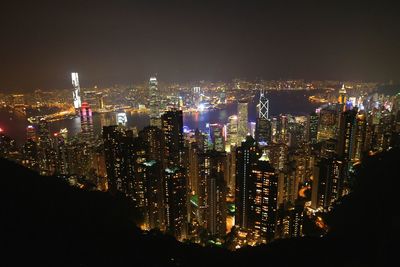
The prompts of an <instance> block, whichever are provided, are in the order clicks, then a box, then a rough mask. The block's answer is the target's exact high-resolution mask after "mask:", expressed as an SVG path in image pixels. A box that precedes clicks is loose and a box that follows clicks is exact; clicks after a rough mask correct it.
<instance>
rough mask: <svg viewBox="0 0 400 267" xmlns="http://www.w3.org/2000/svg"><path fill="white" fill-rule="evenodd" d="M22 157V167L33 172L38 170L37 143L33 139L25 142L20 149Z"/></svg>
mask: <svg viewBox="0 0 400 267" xmlns="http://www.w3.org/2000/svg"><path fill="white" fill-rule="evenodd" d="M0 138H1V137H0ZM22 155H23V160H22V165H24V166H25V167H27V168H29V169H31V170H34V171H38V170H39V166H38V147H37V143H36V142H35V141H34V140H33V139H31V138H29V139H28V140H27V141H26V142H25V144H24V146H23V147H22Z"/></svg>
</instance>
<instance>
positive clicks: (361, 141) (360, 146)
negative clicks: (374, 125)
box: [351, 113, 367, 162]
mask: <svg viewBox="0 0 400 267" xmlns="http://www.w3.org/2000/svg"><path fill="white" fill-rule="evenodd" d="M366 126H367V122H366V114H365V113H360V114H358V115H357V118H356V133H355V140H354V141H355V143H354V153H353V155H352V158H351V160H352V161H353V162H357V161H360V160H361V159H362V156H363V153H364V152H365V136H366Z"/></svg>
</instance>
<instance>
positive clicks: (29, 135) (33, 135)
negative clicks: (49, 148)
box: [26, 125, 37, 142]
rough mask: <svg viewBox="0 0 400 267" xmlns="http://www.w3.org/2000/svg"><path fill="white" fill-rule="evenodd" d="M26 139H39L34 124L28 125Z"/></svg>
mask: <svg viewBox="0 0 400 267" xmlns="http://www.w3.org/2000/svg"><path fill="white" fill-rule="evenodd" d="M26 140H32V141H35V142H36V141H37V137H36V129H35V127H34V126H33V125H28V127H26Z"/></svg>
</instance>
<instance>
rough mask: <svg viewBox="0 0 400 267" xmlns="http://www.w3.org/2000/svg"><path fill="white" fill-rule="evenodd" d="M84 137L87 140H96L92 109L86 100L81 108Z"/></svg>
mask: <svg viewBox="0 0 400 267" xmlns="http://www.w3.org/2000/svg"><path fill="white" fill-rule="evenodd" d="M80 116H81V131H82V139H83V140H84V141H87V142H91V141H93V140H94V132H93V116H92V109H91V108H90V106H89V104H88V103H86V102H83V103H82V106H81V109H80Z"/></svg>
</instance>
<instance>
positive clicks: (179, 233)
mask: <svg viewBox="0 0 400 267" xmlns="http://www.w3.org/2000/svg"><path fill="white" fill-rule="evenodd" d="M185 172H186V171H185V170H183V169H182V168H177V167H173V168H167V169H166V170H165V181H164V204H165V223H166V227H167V232H169V233H170V234H172V235H173V236H175V237H176V238H177V239H178V240H183V239H185V238H186V235H187V181H186V175H185Z"/></svg>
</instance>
